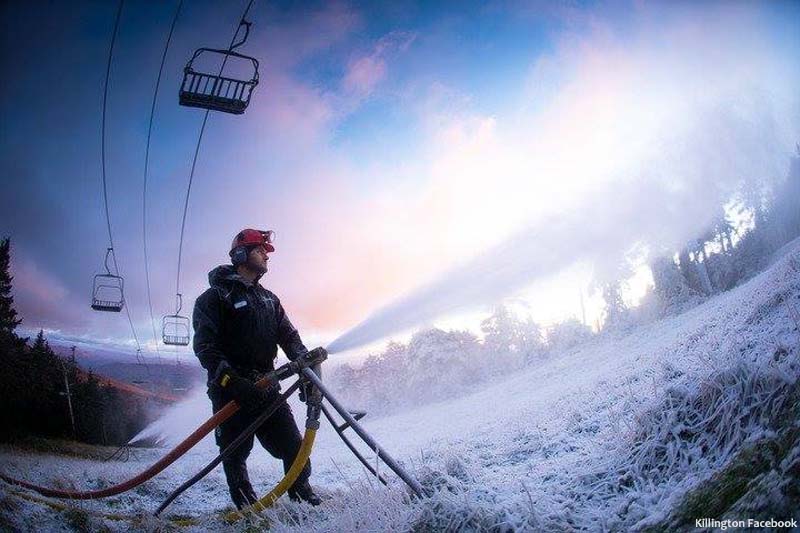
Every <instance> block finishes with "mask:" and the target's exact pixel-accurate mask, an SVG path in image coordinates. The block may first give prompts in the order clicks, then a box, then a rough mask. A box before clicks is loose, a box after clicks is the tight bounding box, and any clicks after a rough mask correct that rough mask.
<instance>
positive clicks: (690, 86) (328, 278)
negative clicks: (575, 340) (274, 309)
mask: <svg viewBox="0 0 800 533" xmlns="http://www.w3.org/2000/svg"><path fill="white" fill-rule="evenodd" d="M174 5H175V4H173V3H155V2H136V1H128V2H126V3H125V6H124V9H123V14H122V20H121V26H120V31H119V37H118V42H117V46H116V49H115V55H114V63H113V67H112V76H111V84H110V91H109V100H108V117H107V142H108V157H107V168H108V185H109V200H110V207H111V218H112V225H113V230H114V235H115V241H116V251H117V256H118V259H119V261H120V266H121V270H122V273H123V275H125V277H126V284H127V285H126V286H127V299H128V303H129V305H130V310H131V312H132V316H133V318H134V323H135V326H136V328H137V331H138V332H139V336H140V337H141V338H142V339H143V342H146V341H148V340H149V338H150V337H151V336H152V335H150V317H149V313H148V310H147V305H146V295H145V288H144V267H143V254H142V172H143V159H144V142H145V135H146V131H147V118H148V113H149V110H150V103H151V98H152V91H153V86H154V83H155V77H156V73H157V68H158V63H159V61H160V57H161V50H162V47H163V40H164V38H165V37H166V31H167V29H168V26H169V23H170V19H171V16H172V10H173V9H174ZM244 5H245V3H244V2H237V3H230V2H226V3H219V2H210V1H198V2H190V3H187V4H186V5H185V6H184V10H183V13H182V16H181V18H180V20H179V22H178V25H177V28H176V33H175V37H174V40H173V45H172V47H171V49H170V51H169V55H168V59H167V66H166V72H165V74H164V78H163V81H162V90H161V94H160V96H159V100H158V107H157V114H156V118H155V130H154V137H153V144H152V148H151V173H150V181H149V192H148V197H147V206H148V227H147V235H148V242H149V247H150V257H151V260H152V262H151V265H150V268H151V282H152V286H153V287H154V292H153V298H154V312H155V317H156V320H159V317H160V316H161V315H163V314H165V313H167V312H171V311H172V309H171V308H172V302H173V299H174V293H175V287H174V285H175V273H176V265H177V239H178V232H179V227H180V217H181V209H182V205H183V198H184V196H183V195H184V194H185V190H186V182H187V179H188V174H189V165H190V163H191V156H192V153H193V150H194V143H195V141H196V138H197V134H198V130H199V127H200V123H201V121H202V112H200V111H198V110H195V109H188V108H182V107H179V106H178V105H177V94H176V93H177V87H178V86H179V83H180V77H181V75H182V68H183V65H184V63H185V62H186V60H187V59H188V57H189V56H190V55H191V53H192V51H193V50H194V49H195V48H197V47H199V46H216V47H224V46H225V45H226V44H227V42H228V40H229V39H230V36H231V34H232V32H233V31H234V29H235V27H236V24H237V21H238V17H239V13H240V12H241V10H242V9H243V7H244ZM0 9H2V25H3V31H2V35H3V36H2V54H3V64H4V65H5V66H6V69H5V70H6V72H7V73H8V75H7V76H6V79H5V81H4V83H3V86H2V93H1V94H2V98H1V99H0V113H1V114H2V136H1V137H0V175H2V177H3V178H2V179H3V184H4V189H5V194H3V197H2V199H0V233H2V234H3V235H9V236H10V237H11V238H12V241H13V245H14V252H15V256H14V269H15V271H14V273H15V275H16V278H17V284H16V299H17V305H18V307H19V309H20V312H21V313H22V315H23V317H24V318H25V326H26V327H28V328H30V329H37V328H42V327H43V328H46V329H49V330H53V331H54V332H57V333H60V334H63V335H77V336H85V337H88V338H94V339H105V340H107V341H109V342H128V343H129V342H130V330H129V327H128V324H127V322H126V321H125V320H124V319H123V318H122V317H120V316H116V315H113V316H109V315H105V314H103V315H100V314H97V313H93V312H91V310H90V309H89V306H88V303H89V301H88V300H89V295H90V284H91V278H92V276H93V275H94V273H96V272H97V271H99V270H100V269H101V267H102V259H103V253H104V251H105V247H106V242H107V237H106V235H105V220H104V214H103V210H102V196H101V181H100V105H101V98H102V88H103V79H104V74H105V61H106V54H107V52H108V44H109V39H110V35H111V28H112V24H113V18H114V14H115V9H116V3H115V2H99V1H98V2H69V3H67V2H55V3H50V2H6V3H4V4H3V7H2V8H0ZM798 15H800V8H799V7H798V5H797V4H796V3H791V2H785V3H783V2H771V3H765V4H756V3H741V4H740V3H735V2H724V3H674V2H670V3H649V2H648V3H640V2H612V3H582V2H556V3H552V2H522V1H506V2H440V3H431V2H363V3H350V2H333V3H331V2H320V3H308V2H299V3H291V2H281V3H276V2H262V1H260V0H256V2H255V7H254V10H253V12H252V14H251V16H250V19H251V20H252V22H253V24H254V25H253V31H252V34H251V37H250V40H249V41H248V43H247V45H245V46H244V47H243V48H242V51H243V52H245V53H249V54H252V55H254V56H256V57H257V58H258V59H259V61H260V62H261V81H262V83H261V84H260V85H259V87H258V88H257V89H256V92H255V94H254V96H253V101H252V104H251V107H250V108H249V109H248V111H247V113H246V114H245V115H243V116H228V115H221V114H213V115H212V116H211V118H210V121H209V125H208V129H207V131H206V135H205V137H204V141H203V147H202V151H201V153H200V159H199V163H198V168H197V173H196V175H195V181H194V185H193V189H192V196H191V199H190V204H189V205H190V207H189V215H188V218H187V237H186V244H185V248H184V262H183V265H182V271H183V276H182V282H181V285H182V286H181V291H182V292H183V293H184V295H185V301H186V305H185V307H184V310H185V311H188V310H189V309H190V308H191V304H192V302H193V300H194V297H196V296H197V295H198V294H199V293H200V292H201V291H202V290H203V287H204V286H205V283H206V281H205V278H206V273H207V272H208V270H210V269H211V268H213V267H214V266H215V265H216V264H219V263H223V262H225V261H226V259H227V255H226V252H227V247H228V244H229V242H230V240H231V238H232V236H233V234H235V233H236V232H237V231H238V230H239V229H241V228H243V227H261V228H272V229H275V230H276V231H277V233H278V241H277V243H276V248H277V250H276V253H275V254H274V256H273V258H272V262H271V265H272V271H271V272H270V273H269V274H268V277H267V278H266V280H265V282H266V284H267V285H268V286H269V287H270V288H272V289H273V290H274V291H275V292H276V293H278V294H279V295H280V296H281V297H282V299H283V300H284V303H285V304H286V306H287V308H288V309H289V311H290V313H291V314H292V316H293V317H294V319H295V322H297V323H298V325H299V326H300V327H301V331H303V332H307V336H310V337H311V338H312V339H314V340H315V341H318V342H325V341H326V340H329V339H330V338H331V337H332V336H335V335H336V334H338V333H340V332H342V331H344V330H346V329H347V328H348V327H350V326H352V325H353V324H355V323H357V322H359V321H360V320H362V319H363V318H365V317H366V316H367V315H369V313H371V312H372V311H374V310H375V309H376V308H379V307H381V306H384V305H386V304H387V303H389V302H391V301H393V300H394V299H396V298H397V297H398V296H400V295H402V294H407V293H409V292H410V291H414V290H415V288H416V287H418V286H420V285H422V284H425V283H428V282H430V280H432V279H436V278H437V276H441V275H442V273H443V272H447V271H448V269H450V268H452V266H453V265H456V264H462V263H464V262H467V261H469V260H470V259H471V258H473V257H474V256H475V254H480V253H481V252H482V251H484V250H487V249H489V248H490V247H492V246H496V245H498V244H501V243H502V242H503V239H505V238H506V237H508V236H510V235H513V234H515V233H516V232H518V231H519V230H520V228H525V227H529V226H530V225H531V224H535V223H536V221H537V220H542V219H543V218H544V217H545V216H548V215H552V214H553V212H559V213H565V214H566V213H570V212H571V211H570V209H571V206H573V207H574V206H575V205H580V203H581V202H582V201H584V199H585V197H586V195H588V194H592V195H600V194H606V193H605V192H604V191H606V190H607V187H609V186H612V185H615V184H625V183H627V184H631V183H633V184H635V185H636V186H637V187H639V188H641V189H643V190H650V189H649V187H651V186H652V185H653V184H656V183H661V182H659V181H658V180H663V179H666V178H664V176H667V175H669V176H670V180H672V182H675V181H677V182H678V183H682V184H683V185H682V186H683V187H684V189H688V190H690V191H691V190H694V189H696V190H698V191H699V192H698V194H695V195H693V196H694V197H696V196H698V195H701V196H703V197H704V198H706V199H707V200H708V201H712V202H716V201H719V202H721V201H723V199H724V197H725V196H726V195H729V194H730V193H731V191H732V190H733V189H732V187H733V185H732V184H733V182H734V181H737V180H739V177H741V176H739V177H736V176H737V172H738V171H733V170H732V168H723V167H724V165H723V166H722V167H721V166H719V165H717V166H713V165H712V161H711V156H712V155H713V156H714V157H717V156H719V155H720V154H742V153H748V154H752V157H749V158H748V159H746V160H741V161H738V160H737V168H746V169H758V172H754V173H761V174H763V175H767V176H770V177H773V178H774V177H779V176H781V175H782V172H783V170H784V167H785V165H788V157H789V155H790V154H791V148H792V147H793V146H794V142H796V140H797V136H798V135H797V125H798V121H797V119H798V105H797V104H798V102H797V94H798V91H797V90H796V89H797V80H798V67H797V61H796V58H797V57H798V52H800V42H799V41H798V39H799V38H798V35H797V33H798V32H797V31H796V27H797V21H798V20H800V17H798ZM722 121H728V122H726V124H727V126H726V127H728V128H730V129H732V130H733V131H735V132H736V134H735V135H731V136H730V137H729V138H726V139H720V140H719V142H720V143H723V144H720V145H719V146H715V145H712V144H708V143H706V140H707V139H709V138H711V137H712V134H711V133H710V132H711V131H712V130H709V128H710V127H712V126H710V125H714V126H713V127H714V128H717V127H722V126H720V124H722ZM679 132H682V135H683V136H682V137H681V138H682V139H694V140H696V141H698V142H695V143H693V144H692V146H704V148H703V150H702V151H700V150H699V149H694V151H692V150H691V149H689V148H686V146H682V145H683V144H684V143H683V142H678V141H677V140H676V138H677V137H678V133H679ZM748 132H751V133H752V132H757V133H758V135H752V134H751V133H748ZM765 136H767V137H765ZM754 138H759V139H762V140H764V142H765V143H766V144H769V146H770V147H771V148H770V149H769V150H760V149H754V148H755V146H754V143H755V142H756V141H755V140H754ZM686 144H689V143H688V142H687V143H686ZM656 147H657V148H658V149H656ZM659 153H669V154H670V158H671V159H670V160H669V161H667V159H666V158H660V157H659V156H658V155H657V154H659ZM726 159H728V160H730V161H733V160H734V158H730V157H728V158H726ZM676 160H679V161H682V162H683V163H682V164H683V165H684V166H680V165H677V166H676V164H675V161H676ZM687 162H689V163H691V166H690V165H689V163H687ZM701 167H702V168H713V169H715V170H713V172H718V173H719V175H718V176H717V175H711V176H708V178H707V179H701V178H699V177H697V176H696V174H695V172H694V170H695V169H697V168H701ZM653 169H658V172H654V171H653ZM645 170H646V171H645ZM743 179H747V178H743ZM709 183H710V184H711V185H709ZM693 188H694V189H693ZM684 200H685V199H683V200H681V201H682V202H683V204H685V203H687V202H685V201H684ZM636 203H637V204H641V205H642V209H641V211H640V212H638V213H634V214H632V215H631V216H634V215H635V216H644V214H645V213H647V212H650V211H652V209H651V207H652V206H650V205H649V204H648V203H647V201H645V200H642V201H639V200H638V199H637V201H636ZM689 204H690V205H691V202H689ZM704 211H707V209H704V206H702V205H698V206H697V207H696V209H695V210H694V211H692V212H691V213H690V214H688V215H685V216H682V217H681V218H680V220H676V221H675V224H673V225H672V226H674V227H675V228H676V229H675V231H674V233H673V234H670V235H669V238H668V239H667V240H674V241H675V242H676V243H679V242H680V240H681V239H684V238H687V236H688V235H690V234H691V232H692V231H696V229H697V227H699V226H702V224H704V223H706V222H707V221H706V220H705V219H704V218H703V217H704V215H703V213H704ZM683 221H686V223H685V224H684V223H683ZM630 225H636V221H632V220H621V221H620V222H619V226H620V227H628V226H630ZM668 225H669V224H668ZM615 227H616V226H615ZM623 233H624V232H623ZM650 237H652V236H645V235H638V236H630V238H631V239H634V240H637V242H641V241H642V240H643V239H644V240H646V239H647V238H650ZM565 240H567V241H568V240H569V238H568V236H567V237H565ZM611 241H613V242H616V241H614V240H613V239H611ZM633 244H634V243H633V242H632V241H631V242H628V241H625V244H624V246H628V247H630V246H632V245H633ZM619 246H623V244H622V243H620V244H619ZM563 247H564V250H557V251H553V250H552V249H551V250H549V251H542V250H539V251H537V252H536V254H539V255H541V254H543V253H547V254H551V255H552V256H553V257H555V256H558V254H559V253H561V252H563V254H564V255H567V252H570V253H572V252H574V250H570V248H569V246H567V245H566V244H564V245H563ZM577 255H580V254H577ZM620 255H621V252H620V249H619V248H616V247H614V246H610V247H609V248H608V252H607V253H600V252H597V253H594V254H593V255H592V256H591V257H576V258H575V259H576V261H578V262H580V265H579V266H578V267H575V268H573V267H574V265H573V266H570V265H569V263H568V262H566V261H559V262H556V263H558V265H560V266H559V267H558V268H557V271H563V270H564V269H567V270H569V268H573V271H572V272H573V273H572V274H570V275H569V276H568V277H567V278H563V279H561V281H560V283H561V285H562V286H568V287H569V289H568V293H569V294H570V296H569V297H568V298H567V297H565V296H564V294H565V293H564V292H563V290H561V289H557V288H555V287H558V286H559V284H558V283H556V282H555V281H553V282H552V283H548V284H544V285H543V284H542V283H541V280H542V279H551V280H554V279H556V278H554V276H557V274H558V272H557V271H552V272H551V271H547V272H539V271H536V274H535V275H534V274H531V276H530V279H529V280H528V281H529V282H530V284H532V285H530V286H529V285H528V284H526V285H525V286H518V284H517V285H514V286H511V285H504V284H503V283H502V282H498V283H499V285H497V286H496V287H495V289H496V290H491V291H487V292H486V293H482V294H484V296H485V297H484V296H481V297H479V298H477V299H476V301H475V302H474V305H473V306H472V307H474V309H473V311H474V310H477V311H478V312H485V311H486V310H487V309H490V308H491V307H492V306H493V305H495V304H497V303H498V301H502V298H504V297H512V296H515V297H516V296H520V294H523V293H524V294H525V295H527V296H526V297H529V298H532V300H533V301H535V302H537V303H536V305H535V306H534V307H535V313H534V314H535V315H536V318H537V319H541V320H545V321H546V320H556V319H560V318H564V317H567V316H574V315H575V314H576V313H577V312H578V306H577V299H576V298H575V297H574V295H575V293H576V292H577V290H576V288H575V285H576V284H577V285H578V286H579V287H578V289H580V290H583V289H586V290H587V291H588V287H589V281H590V280H591V279H592V278H594V277H597V276H598V273H599V272H607V271H613V270H614V269H615V268H616V267H613V266H609V265H611V264H613V263H614V262H615V261H616V262H619V256H620ZM614 258H616V259H614ZM506 260H508V261H527V260H530V258H525V257H519V258H516V259H515V258H509V259H506ZM581 265H582V266H581ZM503 266H504V265H498V267H499V268H502V267H503ZM533 270H536V269H532V271H533ZM537 280H538V281H539V282H540V283H539V284H538V285H535V282H536V281H537ZM532 287H533V288H532ZM526 291H527V292H526ZM531 291H533V292H531ZM444 297H446V296H444ZM593 305H594V306H595V307H597V306H599V305H600V303H598V302H595V303H594V304H593ZM445 318H447V317H445ZM450 318H451V319H452V317H450ZM453 320H455V322H453V323H454V324H456V325H458V324H463V325H464V326H465V327H467V325H468V324H469V321H465V322H461V323H460V322H458V320H456V319H453Z"/></svg>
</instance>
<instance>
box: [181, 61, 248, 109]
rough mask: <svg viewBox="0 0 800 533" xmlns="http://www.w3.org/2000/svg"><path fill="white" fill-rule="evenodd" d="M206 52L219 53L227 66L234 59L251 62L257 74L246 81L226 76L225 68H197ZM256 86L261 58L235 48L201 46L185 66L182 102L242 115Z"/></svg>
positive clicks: (189, 105) (186, 104) (223, 63)
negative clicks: (209, 69)
mask: <svg viewBox="0 0 800 533" xmlns="http://www.w3.org/2000/svg"><path fill="white" fill-rule="evenodd" d="M203 54H209V55H211V56H218V57H219V59H220V60H221V61H222V65H223V67H224V65H225V64H226V63H227V62H228V60H229V59H230V58H236V59H242V60H244V61H248V62H250V64H251V65H252V67H253V75H252V76H251V77H250V79H249V80H242V79H237V78H233V77H226V76H223V75H222V69H220V71H219V73H217V74H212V73H210V72H201V71H198V70H195V66H194V63H195V61H197V59H198V58H199V57H200V56H201V55H203ZM256 85H258V60H256V59H255V58H253V57H250V56H246V55H244V54H240V53H238V52H233V51H231V50H220V49H216V48H198V49H197V51H195V53H194V55H193V56H192V58H191V59H190V60H189V62H188V63H187V64H186V67H185V68H184V69H183V83H182V84H181V91H180V96H179V103H180V105H183V106H187V107H199V108H202V109H209V110H211V111H222V112H224V113H232V114H234V115H241V114H242V113H244V110H245V109H247V106H248V104H249V103H250V97H251V96H252V94H253V89H254V88H255V86H256Z"/></svg>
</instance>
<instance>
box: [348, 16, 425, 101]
mask: <svg viewBox="0 0 800 533" xmlns="http://www.w3.org/2000/svg"><path fill="white" fill-rule="evenodd" d="M415 39H416V35H415V34H413V33H408V32H401V31H394V32H391V33H388V34H387V35H384V36H383V37H381V38H380V39H379V40H378V42H377V43H375V45H374V47H373V48H372V50H371V51H370V52H369V53H368V54H365V55H361V56H358V57H355V58H353V59H352V60H351V61H350V63H349V64H348V66H347V72H346V73H345V75H344V78H343V79H342V87H343V89H344V90H345V91H346V92H347V93H350V94H353V95H356V96H358V97H366V96H369V95H370V94H372V92H373V91H374V90H375V87H377V85H378V84H379V83H380V82H382V81H383V80H384V79H385V78H386V73H387V69H388V67H387V60H389V59H391V58H392V57H394V56H396V55H397V54H399V53H402V52H404V51H405V50H407V49H408V47H409V46H411V43H413V42H414V40H415Z"/></svg>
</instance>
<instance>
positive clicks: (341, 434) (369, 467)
mask: <svg viewBox="0 0 800 533" xmlns="http://www.w3.org/2000/svg"><path fill="white" fill-rule="evenodd" d="M322 412H323V413H324V414H325V418H327V419H328V422H330V423H331V425H332V426H333V429H334V431H336V434H337V435H339V437H340V438H341V439H342V441H343V442H344V443H345V445H346V446H347V447H348V448H349V449H350V451H351V452H353V455H355V456H356V457H357V458H358V460H359V461H361V464H362V465H364V466H365V467H366V468H367V470H369V471H370V473H371V474H372V475H373V476H375V477H376V478H378V481H380V482H381V483H383V484H384V485H388V483H387V482H386V480H385V479H383V476H381V475H380V474H379V473H378V471H377V470H376V469H375V467H374V466H372V465H371V464H369V461H367V460H366V459H365V458H364V456H363V455H361V452H359V451H358V450H357V449H356V447H355V446H353V443H352V442H350V439H348V438H347V437H346V436H345V434H344V429H346V428H342V426H339V425H337V424H336V421H335V420H334V419H333V415H332V414H331V413H330V411H328V408H327V407H325V406H324V405H323V406H322ZM347 427H350V426H349V425H348V426H347Z"/></svg>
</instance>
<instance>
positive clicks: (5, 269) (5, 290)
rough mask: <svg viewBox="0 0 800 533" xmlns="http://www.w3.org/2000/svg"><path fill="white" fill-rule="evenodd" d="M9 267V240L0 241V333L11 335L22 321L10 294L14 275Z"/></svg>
mask: <svg viewBox="0 0 800 533" xmlns="http://www.w3.org/2000/svg"><path fill="white" fill-rule="evenodd" d="M10 267H11V240H10V239H8V238H5V239H3V240H2V241H0V334H2V335H4V336H11V335H13V334H14V330H15V329H16V327H17V326H19V325H20V324H21V323H22V320H21V319H19V318H17V311H16V309H14V296H13V295H12V294H11V281H12V280H13V279H14V277H13V276H12V275H11V272H10Z"/></svg>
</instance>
